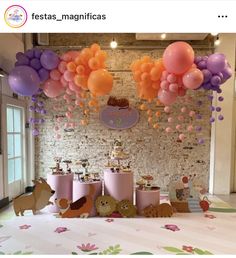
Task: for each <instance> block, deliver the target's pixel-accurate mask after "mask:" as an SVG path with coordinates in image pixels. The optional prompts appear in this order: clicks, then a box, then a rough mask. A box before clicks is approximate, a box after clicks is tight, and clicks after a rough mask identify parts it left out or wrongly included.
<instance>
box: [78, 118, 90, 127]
mask: <svg viewBox="0 0 236 258" xmlns="http://www.w3.org/2000/svg"><path fill="white" fill-rule="evenodd" d="M80 124H81V125H83V126H85V125H87V124H88V121H87V120H86V119H82V120H80Z"/></svg>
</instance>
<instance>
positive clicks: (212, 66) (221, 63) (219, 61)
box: [207, 53, 227, 73]
mask: <svg viewBox="0 0 236 258" xmlns="http://www.w3.org/2000/svg"><path fill="white" fill-rule="evenodd" d="M226 64H227V63H226V58H225V55H224V54H220V53H215V54H212V55H210V56H209V58H208V60H207V69H208V70H210V71H211V72H212V73H219V72H222V71H223V70H224V68H225V66H226Z"/></svg>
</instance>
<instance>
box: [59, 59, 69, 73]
mask: <svg viewBox="0 0 236 258" xmlns="http://www.w3.org/2000/svg"><path fill="white" fill-rule="evenodd" d="M66 66H67V63H66V62H65V61H61V62H60V63H59V65H58V70H59V72H60V73H62V74H63V73H64V72H65V71H66Z"/></svg>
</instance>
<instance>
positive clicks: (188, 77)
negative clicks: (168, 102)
mask: <svg viewBox="0 0 236 258" xmlns="http://www.w3.org/2000/svg"><path fill="white" fill-rule="evenodd" d="M203 79H204V77H203V73H202V71H200V70H199V69H196V68H195V69H193V68H191V69H190V70H189V71H188V72H186V73H185V74H184V76H183V84H184V86H185V87H186V88H188V89H191V90H195V89H197V88H199V87H200V86H201V84H202V83H203Z"/></svg>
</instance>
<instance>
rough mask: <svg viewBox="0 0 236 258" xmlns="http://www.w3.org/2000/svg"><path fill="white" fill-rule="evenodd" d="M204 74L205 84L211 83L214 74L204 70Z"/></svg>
mask: <svg viewBox="0 0 236 258" xmlns="http://www.w3.org/2000/svg"><path fill="white" fill-rule="evenodd" d="M202 73H203V77H204V80H203V82H205V83H206V82H209V81H210V80H211V78H212V73H211V72H210V71H209V70H207V69H203V70H202Z"/></svg>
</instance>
